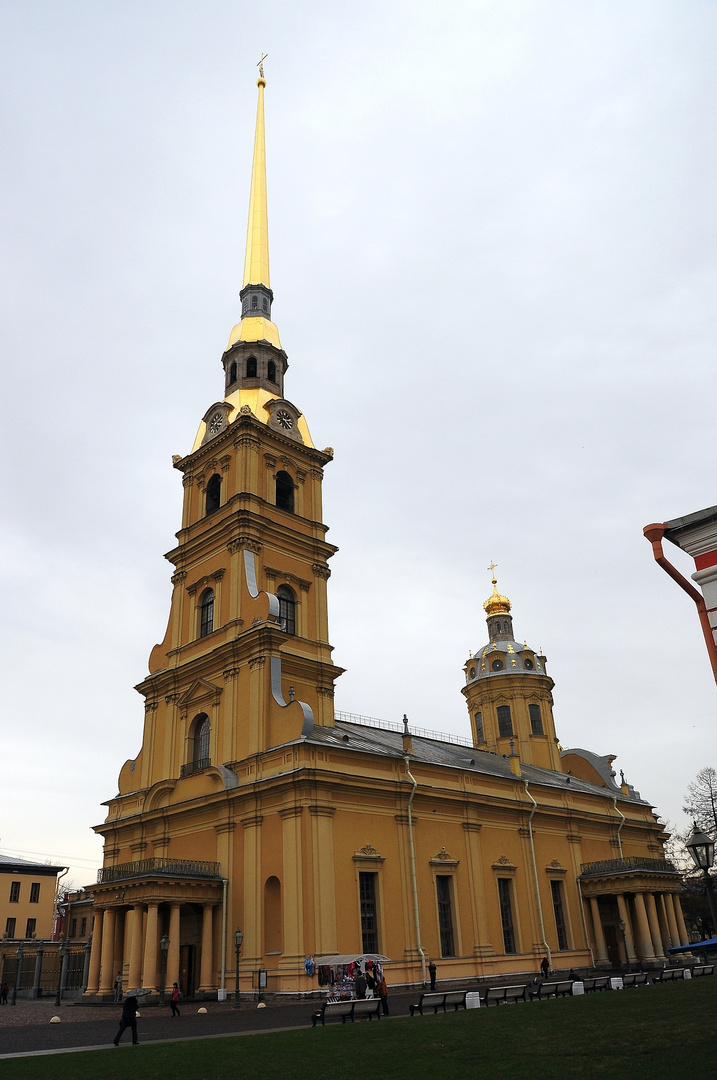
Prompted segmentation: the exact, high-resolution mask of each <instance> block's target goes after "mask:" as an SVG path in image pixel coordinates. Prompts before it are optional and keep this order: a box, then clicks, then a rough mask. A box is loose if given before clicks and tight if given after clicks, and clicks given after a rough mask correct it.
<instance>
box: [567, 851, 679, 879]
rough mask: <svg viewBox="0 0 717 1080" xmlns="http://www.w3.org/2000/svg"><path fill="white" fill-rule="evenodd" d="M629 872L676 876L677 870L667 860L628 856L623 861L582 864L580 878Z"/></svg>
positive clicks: (604, 860)
mask: <svg viewBox="0 0 717 1080" xmlns="http://www.w3.org/2000/svg"><path fill="white" fill-rule="evenodd" d="M630 870H646V871H648V872H650V873H653V874H654V873H657V874H676V873H677V870H676V869H675V867H674V866H673V864H672V863H671V862H670V861H669V860H668V859H643V858H642V856H640V855H628V856H627V858H625V859H602V860H601V861H599V862H589V863H583V864H582V866H581V867H580V876H581V877H602V875H603V874H624V873H625V872H629V871H630Z"/></svg>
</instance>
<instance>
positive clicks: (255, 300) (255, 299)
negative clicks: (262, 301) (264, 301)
mask: <svg viewBox="0 0 717 1080" xmlns="http://www.w3.org/2000/svg"><path fill="white" fill-rule="evenodd" d="M251 306H252V308H258V307H259V297H258V296H252V298H251Z"/></svg>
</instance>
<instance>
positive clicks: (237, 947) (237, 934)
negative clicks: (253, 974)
mask: <svg viewBox="0 0 717 1080" xmlns="http://www.w3.org/2000/svg"><path fill="white" fill-rule="evenodd" d="M243 940H244V935H243V934H242V932H241V930H240V929H239V927H237V928H236V930H235V931H234V952H235V954H236V990H235V992H234V1008H235V1009H238V1008H239V954H240V952H241V943H242V941H243Z"/></svg>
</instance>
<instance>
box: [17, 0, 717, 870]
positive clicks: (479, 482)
mask: <svg viewBox="0 0 717 1080" xmlns="http://www.w3.org/2000/svg"><path fill="white" fill-rule="evenodd" d="M716 45H717V6H716V5H715V4H714V3H712V2H695V0H680V2H676V0H675V2H670V0H665V2H657V0H651V2H648V0H645V2H639V0H619V2H609V0H605V2H600V0H598V2H597V3H591V4H587V3H575V2H569V0H543V2H539V3H529V2H520V0H489V2H478V0H474V2H472V3H471V2H463V3H461V2H455V3H453V2H446V3H436V2H435V0H433V2H431V3H428V2H424V0H410V2H398V0H383V2H381V3H377V2H372V0H364V2H363V3H361V4H345V3H329V2H323V3H321V2H319V0H304V2H303V3H302V4H301V5H299V4H297V3H278V2H277V3H272V2H271V0H265V2H263V3H262V4H261V5H257V4H256V3H252V4H249V3H246V2H244V0H239V2H237V0H235V2H231V3H230V2H228V0H204V2H202V3H201V4H199V3H191V2H181V0H174V2H169V0H167V2H159V0H141V2H136V3H133V2H129V0H127V2H111V0H108V2H104V3H98V2H94V3H92V2H69V0H55V2H52V3H44V2H39V0H34V2H33V0H27V2H25V3H19V2H17V0H16V2H14V3H8V2H7V0H5V2H4V3H2V4H0V86H1V89H2V102H1V106H0V132H1V138H2V155H1V160H2V163H1V164H0V170H1V171H0V184H1V194H2V208H3V212H2V219H1V225H0V228H1V230H2V232H1V237H2V263H1V269H0V273H1V275H2V278H1V282H0V292H1V295H2V308H3V330H2V346H3V392H2V408H3V414H4V418H3V423H2V428H1V433H2V460H3V468H2V471H1V474H0V483H1V484H2V493H1V495H0V499H1V502H0V505H1V506H2V515H1V519H2V520H1V525H0V551H1V557H0V574H1V575H2V595H3V598H4V605H3V607H4V618H3V619H2V621H1V624H0V627H1V628H0V633H1V634H2V643H1V648H0V657H1V658H2V668H3V670H2V691H3V713H4V716H3V721H2V727H3V760H2V814H1V815H0V850H2V851H3V852H5V853H17V854H22V855H24V856H25V857H27V858H36V857H39V858H46V857H52V858H56V859H58V860H59V861H61V862H64V861H68V862H70V863H71V864H72V871H71V877H72V878H73V879H74V880H75V882H76V883H77V884H78V885H80V884H86V883H89V882H91V881H93V880H94V870H95V868H96V867H97V866H98V865H99V864H100V862H101V848H100V844H99V843H98V841H97V839H96V838H95V837H94V835H93V834H92V833H91V832H90V831H89V830H90V826H91V825H93V824H96V823H98V822H100V821H101V820H102V819H103V817H104V810H103V807H102V806H101V805H100V804H101V802H102V801H103V800H105V799H107V798H110V797H111V796H113V795H114V794H115V792H116V789H117V788H116V785H117V774H118V772H119V769H120V767H121V765H122V763H123V762H124V761H125V760H126V759H127V758H129V757H133V756H134V755H135V754H136V752H137V750H138V749H139V746H140V741H141V731H142V719H143V710H142V700H141V698H140V697H139V696H138V695H137V694H136V692H135V691H134V690H133V686H134V684H135V683H137V682H139V681H140V679H142V678H143V676H144V675H145V674H146V670H147V658H148V656H149V652H150V649H151V647H152V645H153V644H154V643H155V642H157V641H160V640H161V639H162V636H163V633H164V629H165V625H166V620H167V614H168V608H169V598H170V582H169V575H170V570H171V567H170V566H169V564H168V563H167V562H166V561H165V560H164V558H163V553H164V552H165V551H168V550H169V549H170V548H171V547H172V546H173V542H174V532H175V531H176V529H177V528H178V527H179V524H180V511H181V499H182V487H181V482H180V481H181V477H180V475H179V474H178V473H177V472H176V471H175V470H173V469H172V467H171V455H172V454H173V453H179V454H184V453H187V452H188V451H189V449H190V448H191V445H192V440H193V438H194V434H195V432H196V428H197V426H198V422H199V420H200V418H201V416H202V415H203V413H204V412H205V410H206V409H207V407H208V406H209V405H210V404H211V403H212V402H213V401H215V400H216V399H217V398H218V397H220V396H221V393H222V372H221V367H220V363H219V361H220V357H221V354H222V351H223V349H224V348H225V346H226V343H227V339H228V334H229V331H230V329H231V327H232V326H233V325H234V323H235V322H236V321H237V320H238V318H239V302H238V290H239V288H240V286H241V272H242V266H243V248H244V237H245V229H246V213H247V203H248V190H249V174H250V163H251V148H252V139H253V123H254V114H255V108H256V85H255V79H256V67H255V65H256V61H257V60H258V58H259V54H260V52H261V51H262V50H263V51H265V52H267V53H268V54H269V59H268V60H267V63H266V75H267V80H268V85H267V90H266V118H267V144H268V148H267V153H268V176H269V216H270V243H271V261H272V286H273V289H274V293H275V297H276V299H275V303H274V315H275V319H276V322H277V324H278V326H279V329H280V332H281V337H282V342H283V344H284V347H285V348H286V350H287V352H288V354H289V360H290V369H289V373H288V376H287V382H286V393H287V396H288V397H289V398H290V399H291V400H292V401H294V402H295V403H296V404H297V405H298V406H299V407H300V408H301V409H303V410H304V412H305V414H306V416H307V419H308V422H309V425H310V428H311V432H312V435H313V437H314V441H315V442H316V444H317V445H318V446H320V447H323V446H326V445H330V446H333V447H334V448H335V451H336V459H335V461H334V462H333V463H332V464H331V465H330V466H329V468H328V469H327V474H326V479H325V483H324V496H325V508H324V509H325V520H326V522H327V523H328V524H329V525H330V526H331V531H330V533H329V539H330V540H331V541H332V542H333V543H335V544H338V546H339V548H340V552H339V554H338V555H337V556H336V557H335V558H334V560H333V562H332V569H333V576H332V578H331V581H330V583H329V587H330V592H329V598H330V620H331V621H330V626H331V639H332V642H333V644H334V646H335V653H334V657H335V660H336V662H337V663H338V664H339V665H341V666H343V667H345V668H346V669H347V671H346V674H345V675H344V676H343V677H342V678H341V680H340V682H339V685H338V689H337V698H336V705H337V707H338V708H340V709H344V710H348V711H354V712H361V713H366V714H369V715H373V716H377V717H382V718H385V719H390V720H397V719H400V717H401V715H402V714H403V713H404V712H406V713H408V715H409V717H410V718H411V720H412V721H413V723H414V724H416V725H417V726H423V727H427V728H433V729H439V730H443V731H448V732H454V733H458V734H462V735H468V734H469V726H468V718H467V712H466V709H465V704H464V699H463V697H462V695H461V693H460V688H461V686H462V685H463V674H462V666H463V664H464V662H465V660H466V659H467V656H468V650H469V649H473V650H476V649H478V648H479V647H480V646H481V645H482V644H483V643H484V642H485V640H486V637H487V635H486V629H485V622H484V615H483V610H482V606H481V605H482V602H483V600H484V599H485V598H486V597H487V596H488V595H489V593H490V582H489V578H490V575H489V573H488V572H487V570H486V567H487V566H488V564H489V562H490V561H491V560H495V562H496V563H497V564H498V571H497V572H498V579H499V587H500V589H501V591H503V592H505V593H507V595H508V596H509V597H510V598H511V600H512V601H513V614H514V625H515V630H516V634H517V636H518V638H519V639H520V640H522V639H523V638H527V640H528V642H529V643H531V644H532V645H533V646H535V647H542V648H543V649H544V650H545V652H546V654H547V656H548V671H549V673H550V674H551V675H552V676H553V678H554V679H555V682H556V686H555V690H554V695H555V716H556V724H557V730H558V735H559V737H560V739H561V741H562V743H563V745H564V746H580V747H586V748H589V749H592V750H595V751H597V752H598V753H614V754H617V755H618V760H617V762H616V767H617V768H623V769H624V770H625V773H626V775H627V778H628V779H629V781H630V782H631V783H633V784H634V785H635V786H636V787H637V788H638V789H639V790H640V791H641V792H642V794H643V796H645V797H646V798H649V799H650V800H651V801H652V802H653V803H654V804H655V805H656V806H657V808H658V811H659V812H660V813H661V814H662V815H663V816H665V817H669V818H670V819H671V820H674V821H678V822H682V821H683V819H682V815H681V811H680V807H681V805H682V801H683V795H684V791H685V788H686V786H687V784H688V782H689V781H690V780H691V779H692V778H693V776H694V774H695V773H696V772H697V770H698V769H699V768H701V767H702V766H703V765H707V764H712V765H715V764H717V755H716V751H715V694H716V691H715V686H714V682H713V680H712V676H711V673H710V668H709V664H708V660H707V655H706V650H705V646H704V643H703V640H702V638H701V633H700V628H699V624H698V620H697V616H696V611H695V608H694V605H693V604H692V603H691V601H690V600H689V599H688V598H687V597H686V596H685V595H684V594H682V593H681V592H680V590H679V589H678V588H677V587H676V586H675V585H674V584H673V583H672V582H671V581H670V580H669V579H668V578H667V576H666V575H665V574H664V573H663V572H662V571H661V570H660V569H659V568H658V567H657V566H656V565H655V563H654V562H653V560H652V556H651V552H650V547H649V545H648V544H647V541H646V540H645V539H644V538H643V536H642V527H643V526H644V525H645V524H647V523H648V522H652V521H662V520H665V519H668V518H671V517H675V516H677V515H681V514H684V513H689V512H691V511H693V510H698V509H701V508H702V507H705V506H710V505H712V504H714V503H717V484H716V483H715V475H714V472H715V470H714V466H713V461H714V448H713V446H712V445H711V438H712V437H713V431H714V424H713V420H711V419H710V418H711V417H713V413H714V404H713V403H714V395H715V363H714V357H715V351H716V346H717V326H716V320H715V290H716V287H717V260H716V252H717V243H716V241H717V237H716V235H715V234H716V225H717V204H716V196H715V191H716V186H715V175H717V153H716V140H715V124H714V107H715V106H714V103H715V89H716V83H717V65H716V64H715V47H716ZM674 554H675V562H676V563H678V564H679V565H680V566H681V568H682V569H683V570H684V571H686V572H689V571H690V570H691V569H692V567H691V564H690V563H689V561H688V560H685V559H684V557H683V556H681V553H680V552H677V551H676V549H675V552H674Z"/></svg>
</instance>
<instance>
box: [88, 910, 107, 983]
mask: <svg viewBox="0 0 717 1080" xmlns="http://www.w3.org/2000/svg"><path fill="white" fill-rule="evenodd" d="M94 915H95V923H94V928H93V930H92V950H91V952H90V971H89V975H88V976H87V989H86V991H85V993H86V994H96V993H97V991H98V990H99V988H100V954H101V951H102V916H103V915H104V912H103V910H102V908H95V911H94Z"/></svg>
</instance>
